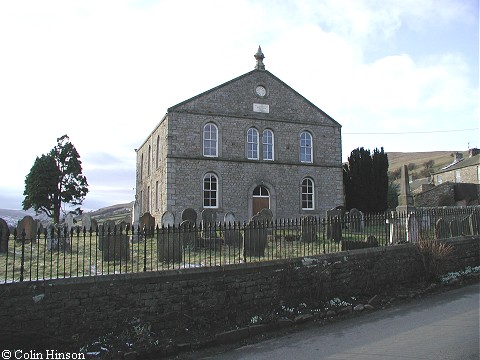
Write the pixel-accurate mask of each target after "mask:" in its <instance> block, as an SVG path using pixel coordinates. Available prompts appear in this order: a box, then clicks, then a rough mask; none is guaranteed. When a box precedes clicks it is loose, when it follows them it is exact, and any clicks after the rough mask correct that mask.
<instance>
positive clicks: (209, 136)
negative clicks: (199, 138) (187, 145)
mask: <svg viewBox="0 0 480 360" xmlns="http://www.w3.org/2000/svg"><path fill="white" fill-rule="evenodd" d="M203 156H206V157H218V127H217V125H215V124H214V123H207V124H205V125H204V126H203Z"/></svg>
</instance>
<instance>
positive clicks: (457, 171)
mask: <svg viewBox="0 0 480 360" xmlns="http://www.w3.org/2000/svg"><path fill="white" fill-rule="evenodd" d="M432 177H433V184H427V185H425V187H422V191H419V192H418V193H415V194H414V195H415V206H417V207H435V206H447V205H451V206H468V205H478V204H479V199H480V153H479V150H478V149H470V150H469V157H468V158H463V157H462V156H461V153H457V154H455V159H454V161H453V162H452V163H451V164H449V165H447V166H445V167H443V168H442V169H440V170H438V171H436V172H435V173H433V174H432Z"/></svg>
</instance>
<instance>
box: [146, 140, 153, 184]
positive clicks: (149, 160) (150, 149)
mask: <svg viewBox="0 0 480 360" xmlns="http://www.w3.org/2000/svg"><path fill="white" fill-rule="evenodd" d="M147 160H148V163H147V175H148V176H150V163H151V161H152V148H151V147H150V145H148V159H147Z"/></svg>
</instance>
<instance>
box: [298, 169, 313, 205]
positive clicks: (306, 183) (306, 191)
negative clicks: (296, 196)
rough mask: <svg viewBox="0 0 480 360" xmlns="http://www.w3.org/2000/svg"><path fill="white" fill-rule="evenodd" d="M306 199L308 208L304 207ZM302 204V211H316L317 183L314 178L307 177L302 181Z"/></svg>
mask: <svg viewBox="0 0 480 360" xmlns="http://www.w3.org/2000/svg"><path fill="white" fill-rule="evenodd" d="M304 197H305V198H306V199H305V202H306V206H304ZM301 202H302V210H315V183H314V182H313V179H312V178H309V177H306V178H303V179H302V185H301ZM309 205H310V207H309Z"/></svg>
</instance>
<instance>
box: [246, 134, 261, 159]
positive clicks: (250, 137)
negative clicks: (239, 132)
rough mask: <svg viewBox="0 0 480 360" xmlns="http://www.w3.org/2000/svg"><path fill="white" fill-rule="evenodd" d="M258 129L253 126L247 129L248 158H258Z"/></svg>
mask: <svg viewBox="0 0 480 360" xmlns="http://www.w3.org/2000/svg"><path fill="white" fill-rule="evenodd" d="M258 153H259V146H258V130H257V129H255V128H253V127H251V128H250V129H248V130H247V159H249V160H258Z"/></svg>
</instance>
